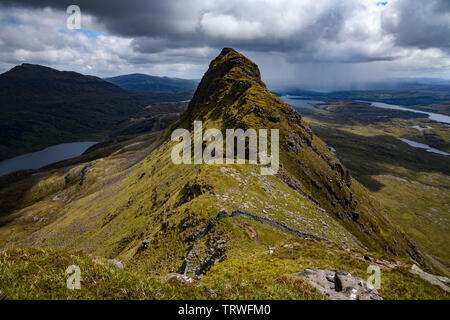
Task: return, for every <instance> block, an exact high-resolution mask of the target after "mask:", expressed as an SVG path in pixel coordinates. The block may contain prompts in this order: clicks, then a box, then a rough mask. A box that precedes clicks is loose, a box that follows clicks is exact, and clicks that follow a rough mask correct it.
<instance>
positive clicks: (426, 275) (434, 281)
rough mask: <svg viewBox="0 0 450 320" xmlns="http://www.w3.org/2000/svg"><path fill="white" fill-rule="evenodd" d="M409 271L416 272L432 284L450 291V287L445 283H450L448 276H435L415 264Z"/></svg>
mask: <svg viewBox="0 0 450 320" xmlns="http://www.w3.org/2000/svg"><path fill="white" fill-rule="evenodd" d="M409 272H411V273H413V274H416V275H418V276H419V277H421V278H422V279H424V280H426V281H428V282H429V283H432V284H434V285H436V286H438V287H439V288H441V289H442V290H444V291H445V292H450V288H449V287H447V286H446V285H445V284H444V283H450V279H449V278H447V277H439V276H435V275H432V274H430V273H427V272H425V271H423V270H422V269H420V268H419V267H418V266H416V265H415V264H413V265H412V267H411V270H409Z"/></svg>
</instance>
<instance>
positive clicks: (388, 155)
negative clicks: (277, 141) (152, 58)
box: [301, 102, 450, 274]
mask: <svg viewBox="0 0 450 320" xmlns="http://www.w3.org/2000/svg"><path fill="white" fill-rule="evenodd" d="M356 108H360V109H361V110H359V111H356V112H350V111H349V110H352V111H355V109H356ZM368 108H370V107H367V106H364V105H363V104H358V103H351V104H350V105H349V103H346V102H340V103H337V104H331V105H323V106H320V110H317V111H314V110H306V109H302V110H301V112H302V113H303V114H304V115H306V116H307V121H308V123H309V124H310V125H311V126H312V129H313V131H314V133H316V134H317V135H319V136H320V137H321V138H322V139H324V140H325V141H327V143H328V144H329V145H330V146H333V147H334V148H335V149H336V151H337V155H338V156H339V158H340V159H341V160H342V162H343V163H344V164H345V165H346V167H348V168H349V169H350V171H351V172H352V175H354V176H355V177H356V178H357V179H358V181H360V182H361V183H363V184H364V185H365V186H366V187H367V188H369V189H370V190H371V191H372V192H373V194H374V196H375V197H376V198H377V199H378V200H379V201H380V202H381V203H382V204H383V205H384V206H385V207H386V208H387V209H388V210H389V213H390V216H391V217H392V219H393V220H394V221H395V222H396V223H397V224H398V225H400V226H401V227H402V229H403V230H405V232H406V233H407V234H408V235H409V236H410V237H411V238H412V239H414V240H415V241H416V245H417V246H418V247H419V248H420V249H421V250H422V252H424V253H426V254H427V260H428V261H429V263H430V264H431V265H433V267H434V268H435V269H436V270H437V271H438V272H440V273H443V274H449V271H448V270H449V267H450V260H449V257H450V251H449V248H448V243H449V241H450V238H449V234H450V233H449V232H450V223H449V220H448V212H449V210H450V202H449V199H450V193H449V188H450V167H449V165H448V157H446V156H443V155H439V154H434V153H430V152H426V151H425V150H421V149H416V148H413V147H410V146H408V145H407V144H405V143H403V142H401V141H399V140H398V138H400V137H402V138H406V139H410V140H413V141H418V142H422V143H426V144H429V145H431V146H434V147H435V148H438V149H441V150H444V151H449V149H448V148H449V144H450V140H449V139H450V130H449V129H448V127H447V126H445V125H443V124H439V123H436V122H432V121H429V120H427V119H399V118H393V119H391V118H384V119H379V120H378V121H369V120H368V117H366V116H365V115H366V114H369V115H370V114H372V113H373V112H377V110H372V111H370V112H368V111H367V109H368ZM372 109H375V108H372ZM414 125H416V126H420V127H423V128H425V127H428V126H431V127H432V128H433V129H429V130H424V131H419V130H417V129H415V128H412V126H414ZM330 128H332V130H330Z"/></svg>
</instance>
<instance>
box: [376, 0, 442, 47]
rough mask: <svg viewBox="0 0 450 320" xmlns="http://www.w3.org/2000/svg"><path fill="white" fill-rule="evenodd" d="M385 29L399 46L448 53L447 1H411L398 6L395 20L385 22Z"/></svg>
mask: <svg viewBox="0 0 450 320" xmlns="http://www.w3.org/2000/svg"><path fill="white" fill-rule="evenodd" d="M384 29H385V31H386V32H388V33H392V34H393V35H395V38H396V44H397V45H399V46H413V47H418V48H421V49H426V48H443V49H445V50H449V49H450V1H449V0H439V1H437V0H429V1H423V0H410V1H404V2H401V3H399V5H398V20H397V21H395V19H394V21H392V20H389V19H387V20H385V21H384Z"/></svg>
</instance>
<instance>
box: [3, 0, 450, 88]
mask: <svg viewBox="0 0 450 320" xmlns="http://www.w3.org/2000/svg"><path fill="white" fill-rule="evenodd" d="M77 5H78V6H80V8H81V13H82V28H83V29H84V30H82V31H79V32H73V31H67V30H65V21H66V18H67V15H66V13H65V9H66V7H65V6H64V5H63V3H62V2H61V1H56V0H54V1H52V0H48V1H45V0H35V1H6V2H3V4H2V5H1V11H0V12H1V13H0V27H1V28H2V32H1V33H0V61H1V62H0V67H2V68H7V67H9V66H12V65H13V64H17V63H20V62H23V61H25V60H26V61H28V62H36V63H42V64H47V65H51V66H54V67H60V68H64V69H73V70H76V71H80V72H87V71H89V73H94V74H98V75H101V76H109V75H115V74H118V73H125V72H146V73H154V74H166V75H171V76H178V77H187V78H199V77H201V75H202V73H203V72H204V71H205V69H206V68H207V65H208V63H209V61H210V60H211V59H212V58H214V57H215V56H216V55H217V54H218V52H219V50H220V49H221V48H222V47H234V48H236V49H237V50H241V51H243V52H244V53H246V54H247V55H248V56H249V57H251V58H252V59H253V60H255V61H256V62H258V63H259V64H260V68H261V69H262V71H263V75H264V77H265V80H266V81H267V82H269V84H272V85H279V84H282V83H292V82H297V83H298V84H299V85H301V86H309V87H316V86H322V87H323V86H324V83H326V86H327V87H329V86H332V84H333V83H342V85H345V83H346V82H347V83H355V82H361V81H372V80H373V79H374V78H380V77H383V76H384V77H392V76H395V75H397V74H402V75H409V76H417V75H420V76H423V75H424V74H426V75H428V76H445V75H447V76H448V74H450V72H449V71H450V70H449V68H450V56H449V55H450V49H449V48H450V5H449V2H448V1H446V0H440V1H439V0H431V1H420V0H391V1H387V2H382V3H381V2H380V1H376V0H365V1H358V0H343V1H334V0H323V1H316V0H302V1H288V0H215V1H209V0H193V1H138V0H127V1H114V2H111V1H106V0H98V1H88V0H78V1H77ZM275 61H276V63H274V62H275ZM273 65H275V66H276V67H275V68H273ZM436 66H439V67H438V68H437V67H436ZM277 67H278V68H277ZM315 69H320V70H321V72H320V76H322V77H323V78H327V80H326V81H324V80H321V79H319V78H318V76H317V72H314V70H315ZM281 70H283V72H284V74H282V75H280V72H281ZM299 74H301V76H298V75H299ZM306 74H308V76H305V75H306Z"/></svg>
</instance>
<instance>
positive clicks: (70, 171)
mask: <svg viewBox="0 0 450 320" xmlns="http://www.w3.org/2000/svg"><path fill="white" fill-rule="evenodd" d="M193 120H202V121H203V127H204V129H206V128H220V129H222V130H224V129H225V128H244V129H247V128H250V127H252V128H255V129H258V128H277V129H279V130H280V162H281V168H280V171H279V173H278V174H277V175H275V176H261V175H260V174H259V168H258V167H257V166H255V165H248V164H247V165H175V164H173V163H172V161H171V159H170V155H171V150H172V147H173V145H174V144H175V142H172V141H170V139H169V137H170V133H171V131H172V130H173V129H174V128H179V127H185V128H188V129H192V122H193ZM0 185H1V186H2V188H1V189H0V201H1V202H0V209H1V211H0V212H2V214H1V216H0V250H1V249H3V250H5V251H2V252H1V253H0V257H1V256H3V257H6V258H3V260H0V261H4V262H2V263H1V264H0V284H1V283H7V284H8V283H11V282H14V281H16V280H17V279H18V278H16V274H17V276H18V277H22V278H20V279H21V280H20V281H17V282H18V285H17V286H11V289H2V290H5V291H4V294H5V295H6V297H12V298H14V297H22V298H33V297H41V296H42V297H46V298H47V297H49V298H67V297H69V298H72V297H73V298H84V297H87V298H93V297H98V298H103V297H104V298H119V297H122V296H121V293H120V292H121V291H122V290H116V289H112V290H111V292H112V293H111V294H110V295H108V293H107V292H108V290H109V288H110V287H111V286H113V283H114V282H116V281H117V282H118V283H119V284H120V285H119V286H118V288H128V286H129V287H130V289H126V290H127V294H125V295H124V298H172V297H173V298H223V299H236V298H242V299H243V298H246V299H265V298H267V299H322V298H323V296H322V295H321V294H319V293H318V292H317V291H316V290H315V289H314V288H313V287H311V286H310V285H309V284H307V283H305V282H303V281H302V280H299V279H294V278H292V277H291V276H290V274H292V273H295V272H300V271H302V270H304V269H305V268H328V269H330V270H346V271H349V272H351V273H352V274H354V275H356V276H360V277H362V278H366V277H367V274H366V268H367V266H368V265H369V262H367V261H364V259H363V255H364V254H370V255H371V256H372V257H374V259H381V260H389V261H391V260H395V261H401V265H402V266H404V267H397V268H394V269H386V270H383V275H382V276H383V279H385V281H386V284H387V285H386V286H385V287H382V289H381V294H382V296H384V297H387V298H392V299H394V298H396V299H405V298H415V299H438V298H444V299H448V298H449V297H448V295H446V294H445V293H444V292H443V290H441V289H440V288H438V287H435V286H433V285H431V284H429V283H426V282H424V281H423V280H421V279H419V278H418V277H416V276H414V275H412V274H410V273H409V272H408V271H407V269H406V268H408V267H410V264H411V263H412V259H414V261H416V262H415V263H418V264H422V267H423V268H425V267H426V265H425V264H424V260H423V257H422V255H421V253H420V252H419V251H418V250H416V249H415V246H414V245H413V243H412V242H411V241H410V240H409V239H408V238H407V237H406V236H405V234H404V233H403V232H402V231H401V230H400V229H399V228H398V227H397V226H396V225H395V224H394V223H393V222H392V221H391V217H389V216H388V214H387V212H386V211H385V209H384V208H383V207H382V205H381V204H380V203H379V202H377V201H376V200H375V198H374V197H373V196H372V195H371V194H370V192H369V191H368V190H367V189H366V188H365V187H363V186H362V185H361V184H359V183H358V182H357V181H356V180H355V179H353V178H352V177H351V176H350V174H349V172H348V170H347V169H346V168H345V167H344V166H343V165H342V164H341V163H340V161H339V160H338V158H337V157H336V156H335V155H334V153H333V152H331V151H330V150H329V149H328V147H327V145H326V144H325V143H324V142H323V141H322V140H320V139H319V138H318V137H317V136H315V135H314V134H313V133H312V131H311V129H310V128H309V126H308V125H307V124H306V122H305V121H304V120H302V118H301V116H300V115H299V114H298V113H297V112H295V110H294V109H292V108H291V107H290V106H289V105H287V104H285V103H284V102H283V101H282V100H280V99H279V98H278V97H276V96H275V95H273V94H271V93H270V92H269V91H268V90H267V88H266V87H265V85H264V83H263V82H262V81H261V79H260V75H259V70H258V67H257V66H256V65H255V64H254V63H253V62H251V61H250V60H248V59H247V58H245V57H244V56H242V55H240V54H239V53H237V52H236V51H234V50H232V49H224V50H223V51H222V53H221V54H220V55H219V56H218V57H217V58H216V59H215V60H214V61H212V63H211V66H210V69H209V70H208V72H207V73H206V74H205V76H204V78H203V79H202V81H201V83H200V84H199V87H198V90H197V91H196V93H195V95H194V97H193V99H192V101H191V102H190V104H189V107H188V109H187V111H186V112H185V113H183V114H182V115H181V117H180V118H179V119H178V120H177V121H176V122H175V123H174V124H173V125H172V127H171V128H169V129H168V130H166V131H165V132H163V133H158V132H153V133H147V134H142V135H137V136H129V137H126V138H125V137H124V138H123V140H121V139H117V140H113V141H109V142H108V143H104V144H102V145H98V146H97V147H94V148H92V149H91V150H89V152H87V153H86V154H84V155H83V156H82V157H80V158H78V159H75V160H69V161H67V162H62V163H59V164H56V165H53V166H49V167H47V168H45V169H42V170H40V171H38V172H34V175H30V174H25V173H24V174H22V175H20V176H19V177H16V179H12V178H11V177H5V178H4V179H0ZM233 210H242V211H246V212H249V213H253V214H256V215H259V216H261V217H264V218H267V219H271V220H273V221H275V222H277V223H282V224H285V225H286V226H288V227H290V228H292V229H295V230H297V231H299V232H306V233H311V234H314V235H316V236H320V237H323V238H326V239H328V241H326V240H323V241H311V240H303V239H302V238H301V237H298V236H293V235H291V234H287V233H285V232H283V231H280V229H278V228H276V227H272V226H270V225H268V224H261V223H259V222H256V221H254V220H250V219H247V218H242V217H236V216H234V217H229V216H223V214H222V215H221V216H219V215H218V214H219V213H221V212H222V213H223V212H224V211H226V212H227V213H228V214H231V213H232V212H233ZM286 245H287V246H286ZM272 246H276V248H274V249H269V247H272ZM29 247H38V248H45V249H17V248H29ZM48 248H52V249H48ZM56 249H58V250H62V251H61V252H62V253H61V254H59V253H57V252H60V251H56ZM21 250H22V251H21ZM71 250H77V251H78V250H81V251H82V252H81V253H76V254H75V253H71V252H72V251H71ZM269 250H273V252H272V254H270V251H269ZM28 251H29V252H28ZM21 256H24V257H25V258H24V260H21ZM27 257H28V258H27ZM59 257H61V260H60V261H59V260H58V259H59ZM94 257H103V258H105V259H108V258H114V259H117V260H120V261H122V262H123V264H124V266H125V270H124V271H123V273H122V271H117V270H115V271H114V272H113V270H112V269H111V268H110V267H109V268H108V266H106V265H105V264H104V263H101V261H104V260H102V259H103V258H94ZM0 259H2V258H0ZM71 260H75V262H77V263H79V264H81V265H80V267H82V266H83V267H82V270H83V269H86V271H84V272H86V276H87V278H88V279H92V282H91V281H89V283H85V285H86V288H85V291H83V289H82V290H81V291H80V293H67V292H66V291H65V289H64V287H61V286H63V285H64V283H65V282H64V281H63V280H64V279H63V277H64V275H63V273H62V272H63V271H64V270H65V268H66V267H67V266H68V265H71V264H76V263H72V262H71ZM95 261H100V262H99V263H97V262H95ZM41 265H43V266H46V265H48V266H51V265H55V266H59V267H58V268H55V269H52V268H48V271H45V272H48V273H43V275H45V277H43V278H39V279H38V280H37V283H38V284H39V286H38V287H31V289H28V288H29V287H30V285H31V284H33V276H32V274H34V272H31V273H28V271H27V270H28V266H30V270H32V271H33V270H39V268H40V266H41ZM402 268H404V269H402ZM61 270H62V271H61ZM82 272H83V271H82ZM168 273H180V274H186V275H187V276H189V277H192V278H194V279H197V280H200V281H201V282H203V283H204V285H205V286H206V287H207V288H208V290H206V289H205V286H204V285H201V284H200V285H199V287H198V288H197V287H196V286H194V285H191V286H189V285H186V286H184V285H182V286H181V285H180V283H178V282H177V281H176V280H173V281H176V283H175V284H172V283H170V282H169V284H166V285H161V284H160V282H161V281H164V280H163V279H165V277H166V276H167V274H168ZM42 279H44V280H42ZM97 280H99V281H100V280H101V281H104V283H102V284H98V282H99V281H97ZM101 281H100V282H101ZM46 282H49V283H50V284H52V285H53V287H50V289H53V288H56V289H55V290H54V292H55V295H54V296H49V295H51V293H47V295H46V296H45V295H44V294H45V293H44V292H45V289H43V288H45V286H46V284H45V283H46ZM96 283H97V284H96ZM195 283H196V284H197V285H198V284H199V282H197V281H196V282H195ZM160 286H162V288H164V290H163V291H164V292H160V291H158V290H159V289H157V288H156V287H158V288H159V287H160ZM6 290H10V291H6ZM205 292H206V293H205ZM77 294H80V296H76V295H77ZM43 295H44V296H43ZM68 295H69V296H68ZM71 295H75V296H71Z"/></svg>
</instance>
